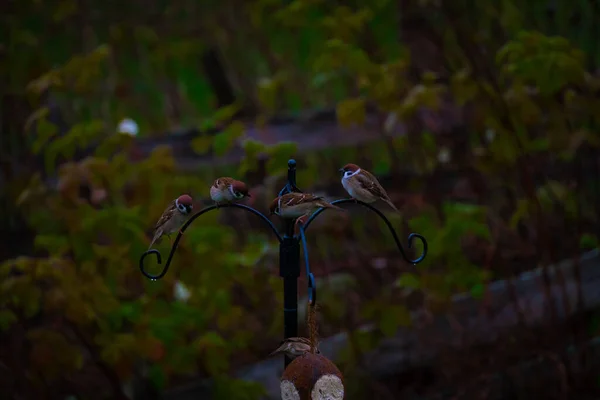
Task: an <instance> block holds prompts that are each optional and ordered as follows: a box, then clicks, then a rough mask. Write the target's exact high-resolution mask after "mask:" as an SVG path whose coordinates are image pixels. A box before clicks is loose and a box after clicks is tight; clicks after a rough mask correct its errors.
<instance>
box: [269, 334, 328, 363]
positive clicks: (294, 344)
mask: <svg viewBox="0 0 600 400" xmlns="http://www.w3.org/2000/svg"><path fill="white" fill-rule="evenodd" d="M308 352H310V340H308V339H307V338H304V337H291V338H288V339H285V340H282V341H281V342H280V343H279V347H278V348H277V349H275V351H274V352H272V353H271V354H269V357H272V356H274V355H276V354H285V355H287V356H288V357H290V358H291V359H294V358H296V357H299V356H301V355H302V354H304V353H308ZM315 353H316V354H321V352H320V351H319V348H318V347H316V348H315Z"/></svg>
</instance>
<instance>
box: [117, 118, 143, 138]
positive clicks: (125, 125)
mask: <svg viewBox="0 0 600 400" xmlns="http://www.w3.org/2000/svg"><path fill="white" fill-rule="evenodd" d="M117 131H118V132H119V133H122V134H125V135H130V136H137V134H138V133H139V128H138V124H137V123H136V122H135V121H134V120H132V119H131V118H125V119H123V120H122V121H121V122H120V123H119V126H118V128H117Z"/></svg>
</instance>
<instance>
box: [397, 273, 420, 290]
mask: <svg viewBox="0 0 600 400" xmlns="http://www.w3.org/2000/svg"><path fill="white" fill-rule="evenodd" d="M396 285H397V286H399V287H403V288H409V289H419V288H420V287H421V281H420V279H419V278H418V277H417V276H416V275H414V274H411V273H404V274H402V276H401V277H400V278H398V280H396Z"/></svg>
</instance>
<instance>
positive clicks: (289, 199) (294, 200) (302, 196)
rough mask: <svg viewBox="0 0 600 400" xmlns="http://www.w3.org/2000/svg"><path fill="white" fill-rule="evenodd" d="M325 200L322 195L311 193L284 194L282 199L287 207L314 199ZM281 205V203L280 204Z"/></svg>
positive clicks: (310, 201)
mask: <svg viewBox="0 0 600 400" xmlns="http://www.w3.org/2000/svg"><path fill="white" fill-rule="evenodd" d="M320 200H323V197H322V196H315V195H314V194H310V193H288V194H286V195H283V196H282V198H281V199H280V201H281V202H282V203H283V206H285V207H293V206H297V205H298V204H302V203H312V202H313V201H320ZM280 205H281V204H280Z"/></svg>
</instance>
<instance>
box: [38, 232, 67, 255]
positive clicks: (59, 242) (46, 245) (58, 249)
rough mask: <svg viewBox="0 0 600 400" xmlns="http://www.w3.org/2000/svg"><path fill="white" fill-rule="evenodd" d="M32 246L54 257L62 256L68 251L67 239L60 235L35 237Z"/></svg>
mask: <svg viewBox="0 0 600 400" xmlns="http://www.w3.org/2000/svg"><path fill="white" fill-rule="evenodd" d="M34 245H35V247H36V248H37V249H43V250H46V251H47V252H48V253H49V254H51V255H55V256H60V255H63V254H64V253H65V252H67V251H68V249H69V243H68V240H67V238H66V237H65V236H61V235H37V236H36V237H35V241H34Z"/></svg>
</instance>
